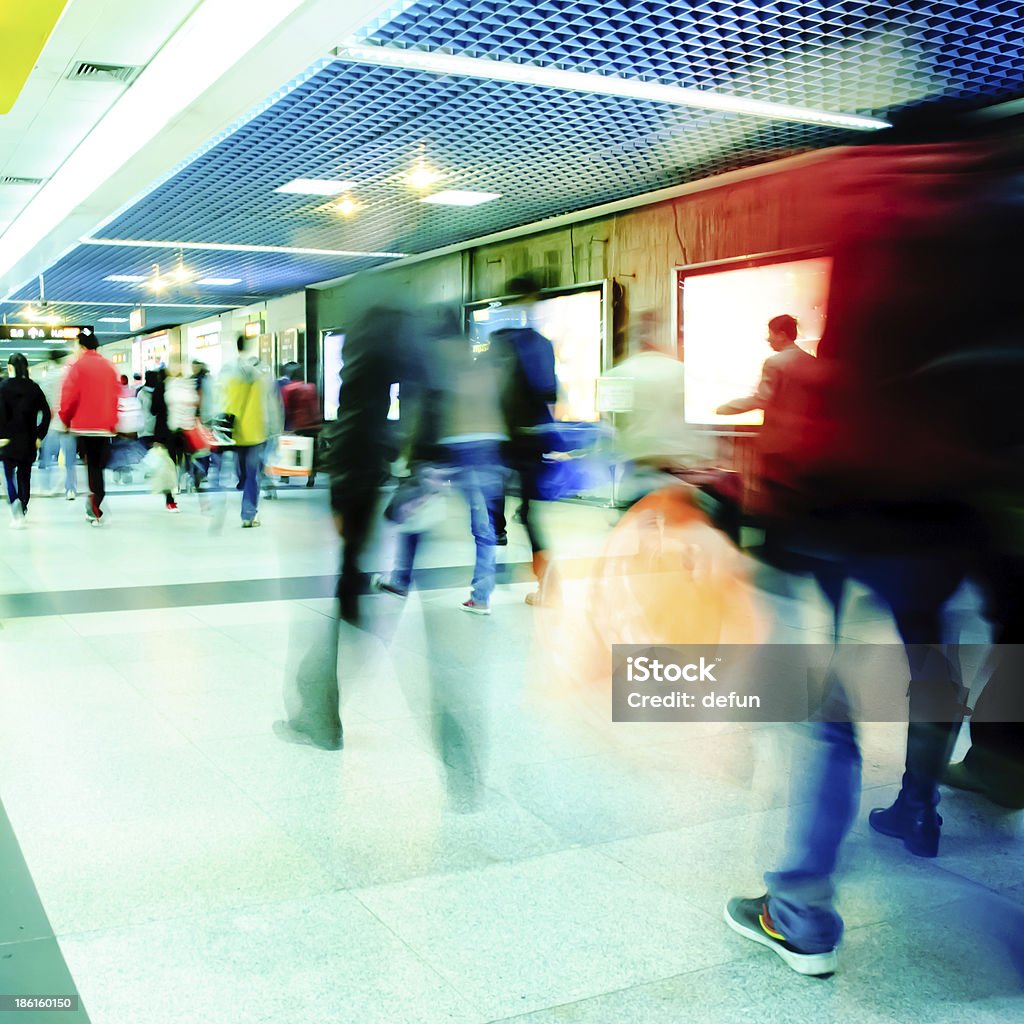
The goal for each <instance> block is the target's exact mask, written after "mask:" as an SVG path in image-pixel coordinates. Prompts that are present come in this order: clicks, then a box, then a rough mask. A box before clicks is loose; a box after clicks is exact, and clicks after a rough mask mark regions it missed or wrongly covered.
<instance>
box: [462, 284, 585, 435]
mask: <svg viewBox="0 0 1024 1024" xmlns="http://www.w3.org/2000/svg"><path fill="white" fill-rule="evenodd" d="M604 291H605V289H604V285H603V284H595V285H587V286H583V287H581V288H580V289H579V290H573V291H571V292H568V293H567V294H563V295H557V294H556V295H552V296H550V297H548V298H543V299H541V301H539V302H537V303H536V304H535V305H534V306H533V307H531V308H530V309H529V311H528V312H529V326H531V327H533V328H534V329H535V330H537V331H539V332H540V333H541V334H543V335H544V337H546V338H548V339H549V340H550V341H551V344H552V346H553V347H554V350H555V373H556V375H557V376H558V401H557V403H556V404H555V419H557V420H561V421H564V422H591V423H592V422H595V421H597V420H598V419H599V418H600V414H599V412H598V408H597V382H598V380H599V379H600V377H601V374H602V373H603V372H604V351H605V298H604ZM468 312H469V317H468V320H469V337H470V343H471V344H472V346H473V351H474V352H480V351H482V350H483V349H484V348H486V346H487V339H488V337H489V336H490V334H491V333H492V332H493V331H498V330H502V329H503V328H509V327H523V326H526V324H527V318H526V316H527V311H525V310H523V309H522V308H520V307H517V306H515V305H514V304H510V305H507V306H506V305H502V304H501V303H499V302H490V303H487V304H476V305H474V306H471V307H469V310H468Z"/></svg>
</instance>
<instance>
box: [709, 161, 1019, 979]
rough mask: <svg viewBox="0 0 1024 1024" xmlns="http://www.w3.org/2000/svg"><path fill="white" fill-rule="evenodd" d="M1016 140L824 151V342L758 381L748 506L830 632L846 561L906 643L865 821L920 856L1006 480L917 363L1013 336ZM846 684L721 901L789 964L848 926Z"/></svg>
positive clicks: (853, 763)
mask: <svg viewBox="0 0 1024 1024" xmlns="http://www.w3.org/2000/svg"><path fill="white" fill-rule="evenodd" d="M1010 154H1011V150H1010V149H1009V148H1006V149H1001V148H1000V147H998V146H994V147H991V148H990V147H989V146H988V145H986V144H982V145H977V146H975V145H972V144H964V145H958V144H956V143H953V144H947V145H932V146H895V145H894V146H878V147H865V148H864V149H860V150H851V151H840V152H839V153H837V155H836V156H835V157H834V159H833V164H832V167H831V168H830V169H829V180H830V181H831V182H833V183H834V187H835V194H834V196H833V197H832V202H831V205H830V213H832V214H833V215H834V216H835V224H834V226H833V232H834V236H835V237H834V239H833V240H832V241H833V247H832V248H833V253H834V257H833V272H832V281H831V292H830V296H829V319H828V323H827V324H826V327H825V331H824V333H823V335H822V339H821V342H820V343H819V346H818V358H817V359H816V360H800V361H799V364H794V366H793V367H791V369H792V370H794V371H795V372H793V373H789V372H787V381H786V393H785V397H784V401H783V398H782V396H780V394H779V392H778V389H772V392H771V394H770V396H769V401H768V408H767V409H766V415H765V428H764V430H763V431H762V433H761V436H760V439H759V459H760V474H761V479H760V481H759V483H758V488H757V492H756V493H757V496H758V504H759V508H758V510H759V512H760V513H761V514H762V516H765V517H767V518H768V520H769V521H770V529H771V530H774V531H775V532H776V535H777V536H780V537H781V542H780V544H779V548H780V550H785V552H786V553H787V554H788V555H789V556H790V557H791V558H792V559H793V562H794V563H798V564H802V565H804V566H805V567H806V568H808V569H809V570H810V571H811V572H812V573H813V574H814V576H815V578H816V580H817V581H818V583H819V585H820V586H821V588H822V591H823V593H824V594H825V596H826V598H827V599H828V600H829V602H830V603H831V605H832V609H833V621H834V624H835V626H836V627H837V628H836V630H835V632H836V633H838V631H839V630H838V626H839V623H840V620H841V615H842V603H843V597H844V594H845V591H846V589H847V584H848V582H849V581H851V580H856V581H858V582H860V583H863V584H866V585H867V586H868V587H869V588H870V589H872V590H873V591H874V592H875V594H876V595H877V596H878V597H879V598H881V599H882V601H884V602H885V603H886V604H887V605H888V606H889V608H890V610H891V612H892V615H893V619H894V621H895V625H896V627H897V629H898V631H899V634H900V637H901V639H902V641H903V643H904V645H905V649H906V654H907V665H908V668H909V675H910V686H909V702H908V703H909V709H908V713H909V725H908V734H907V749H906V762H905V771H904V774H903V779H902V783H901V786H900V791H899V794H898V796H897V798H896V800H895V802H894V803H893V804H892V805H891V806H889V807H885V808H877V809H875V810H873V811H871V813H870V814H869V818H868V823H869V825H870V827H871V828H872V829H873V830H874V831H875V832H876V833H879V834H882V835H885V836H888V837H891V838H893V839H897V840H899V841H900V842H901V843H902V845H903V847H904V848H905V849H906V850H907V851H908V852H909V853H911V854H914V855H916V856H921V857H934V856H936V855H937V854H938V851H939V841H940V835H941V827H942V824H943V821H942V817H941V816H940V815H939V814H938V810H937V806H938V802H939V792H938V782H939V779H940V777H941V774H942V771H943V768H944V766H945V764H946V762H947V760H948V758H949V754H950V751H951V749H952V746H953V742H954V740H955V738H956V735H957V732H958V730H959V726H960V720H961V717H962V714H963V702H962V693H961V692H960V687H959V678H958V670H957V666H956V665H955V664H953V663H952V661H951V659H950V657H949V655H947V654H946V652H945V650H944V646H943V645H944V644H945V643H946V642H947V641H948V639H949V638H948V637H947V635H946V630H945V628H944V622H943V615H942V612H943V608H944V605H945V604H946V602H947V601H948V600H949V598H950V596H951V595H952V594H953V593H954V592H955V591H956V590H957V588H958V587H959V586H960V584H961V582H962V581H963V580H964V579H965V578H966V575H967V571H968V567H969V566H970V565H971V564H972V562H974V561H975V560H976V558H977V555H978V552H979V550H982V545H983V543H984V530H983V529H982V526H981V523H980V521H979V517H978V514H977V509H976V506H977V498H978V496H979V495H980V494H981V493H983V492H984V491H985V490H991V489H997V488H998V486H999V484H1000V483H1001V481H1000V480H999V478H998V476H997V475H993V474H994V469H993V467H994V465H995V463H996V460H995V459H994V458H993V457H992V456H991V453H989V452H988V451H986V450H985V448H984V446H983V445H979V444H978V433H977V421H979V420H981V419H984V418H985V415H986V409H987V408H988V406H989V404H990V401H991V400H990V398H989V397H988V395H985V394H983V393H982V392H974V393H965V391H964V388H963V386H962V383H961V382H960V381H959V380H956V381H955V383H956V384H957V385H958V387H956V388H951V389H950V390H948V391H945V392H943V391H941V390H939V389H936V388H934V387H929V386H928V382H927V380H926V379H925V378H922V377H921V376H920V369H921V367H922V366H923V365H925V364H926V363H928V362H930V361H932V360H935V359H936V358H938V357H940V356H944V355H950V354H951V353H958V352H963V351H965V350H970V349H971V348H972V347H982V346H985V345H988V344H991V343H993V342H994V341H997V340H999V341H1006V342H1008V343H1009V344H1011V345H1014V346H1016V348H1018V349H1020V348H1021V329H1020V320H1019V309H1018V305H1019V302H1018V299H1017V295H1018V294H1019V286H1018V283H1017V281H1016V270H1015V264H1014V258H1013V256H1014V255H1015V253H1016V250H1017V246H1018V244H1019V238H1020V232H1021V226H1020V225H1021V220H1022V212H1024V211H1022V209H1021V207H1020V204H1019V191H1017V190H1015V189H1013V188H1012V187H1011V188H1008V187H1006V186H1007V185H1008V184H1009V182H1010V181H1011V180H1012V178H1013V176H1014V175H1015V174H1016V175H1019V157H1012V156H1011V155H1010ZM950 252H955V253H959V254H970V256H969V258H964V259H959V260H951V259H950V258H949V253H950ZM965 325H969V327H970V329H969V330H965V329H964V328H965ZM951 383H953V382H952V381H951ZM1018 450H1019V449H1018ZM892 683H893V685H902V684H903V683H904V680H896V679H894V680H893V681H892ZM856 697H857V693H856V688H850V689H846V688H844V687H842V686H841V685H837V686H835V687H834V689H833V706H834V708H835V709H836V711H837V712H838V713H831V714H823V715H818V716H817V717H816V718H815V719H813V720H812V721H811V722H809V723H808V724H807V727H806V728H807V730H808V733H809V735H810V737H811V739H812V743H811V746H812V748H813V764H812V765H810V766H809V767H807V768H806V769H804V770H794V772H793V776H792V780H793V784H794V789H795V790H796V792H795V795H794V798H793V800H792V801H791V811H790V813H791V822H790V827H789V829H788V839H789V842H788V849H787V851H786V854H785V857H784V859H783V861H782V865H781V867H780V869H779V870H777V871H774V872H769V873H768V874H766V875H765V883H766V890H767V891H766V892H765V894H764V895H763V896H760V897H757V898H754V899H742V898H737V899H733V900H730V901H729V903H728V905H727V906H726V910H725V916H726V921H727V923H728V924H729V925H730V927H732V928H733V929H734V930H735V931H737V932H739V933H740V934H742V935H744V936H745V937H746V938H748V939H751V940H753V941H754V942H757V943H759V944H761V945H763V946H766V947H768V948H769V949H771V950H772V951H773V952H775V953H776V954H777V955H778V956H779V957H781V958H782V959H783V960H784V961H785V962H786V964H787V965H788V966H790V967H791V968H792V969H793V970H795V971H797V972H798V973H801V974H810V975H822V974H828V973H831V972H832V971H833V970H835V967H836V964H837V947H838V945H839V942H840V940H841V937H842V934H843V920H842V918H841V916H840V915H839V913H838V912H837V910H836V907H835V903H834V888H833V876H834V873H835V870H836V866H837V860H838V855H839V850H840V847H841V844H842V842H843V840H844V838H845V836H846V834H847V832H848V831H849V829H850V827H851V825H852V823H853V821H854V820H855V817H856V815H857V812H858V805H859V798H860V767H861V755H860V749H859V744H858V739H857V728H856V720H855V719H856V715H855V713H854V712H853V710H852V709H853V701H851V700H849V698H853V699H854V700H855V698H856Z"/></svg>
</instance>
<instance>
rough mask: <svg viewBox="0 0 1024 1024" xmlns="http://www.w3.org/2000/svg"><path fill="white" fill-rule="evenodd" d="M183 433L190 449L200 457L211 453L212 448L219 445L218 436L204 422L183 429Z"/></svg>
mask: <svg viewBox="0 0 1024 1024" xmlns="http://www.w3.org/2000/svg"><path fill="white" fill-rule="evenodd" d="M181 435H182V437H184V438H185V444H186V445H187V446H188V450H189V451H190V452H191V453H192V454H193V455H197V456H199V457H200V458H202V457H203V456H204V455H209V454H210V449H211V448H215V447H217V438H216V437H215V436H214V434H213V433H212V432H211V431H209V430H207V429H206V427H204V426H203V425H202V423H195V424H194V425H193V426H191V427H189V428H188V429H187V430H183V431H182V432H181Z"/></svg>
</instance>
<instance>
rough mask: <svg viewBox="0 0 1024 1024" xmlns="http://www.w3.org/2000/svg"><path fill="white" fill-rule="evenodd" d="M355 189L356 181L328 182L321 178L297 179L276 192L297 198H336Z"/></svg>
mask: <svg viewBox="0 0 1024 1024" xmlns="http://www.w3.org/2000/svg"><path fill="white" fill-rule="evenodd" d="M354 187H355V182H354V181H328V180H326V179H320V178H296V179H295V180H294V181H289V182H288V184H287V185H281V186H280V188H275V189H274V191H275V192H282V193H284V194H285V195H296V196H336V195H340V194H341V193H342V192H346V191H347V190H348V189H350V188H354Z"/></svg>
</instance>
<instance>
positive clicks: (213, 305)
mask: <svg viewBox="0 0 1024 1024" xmlns="http://www.w3.org/2000/svg"><path fill="white" fill-rule="evenodd" d="M0 303H5V304H6V305H9V306H23V305H24V304H25V300H24V299H0ZM46 304H47V305H48V306H108V307H109V306H118V307H120V308H122V309H138V307H139V306H145V307H146V309H227V308H229V307H230V303H225V302H147V301H145V300H143V301H142V302H95V301H94V300H93V299H47V300H46Z"/></svg>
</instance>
